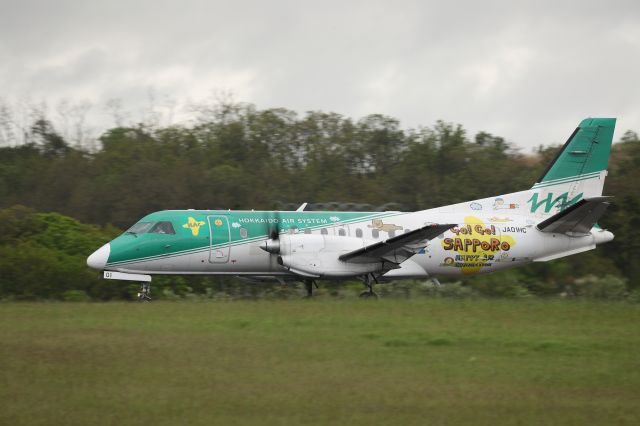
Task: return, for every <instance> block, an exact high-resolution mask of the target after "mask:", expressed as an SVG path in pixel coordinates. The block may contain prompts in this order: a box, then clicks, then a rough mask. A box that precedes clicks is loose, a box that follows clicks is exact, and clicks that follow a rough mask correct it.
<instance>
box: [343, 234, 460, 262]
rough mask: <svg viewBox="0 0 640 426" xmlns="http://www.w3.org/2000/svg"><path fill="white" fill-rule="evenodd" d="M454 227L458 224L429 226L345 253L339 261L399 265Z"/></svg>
mask: <svg viewBox="0 0 640 426" xmlns="http://www.w3.org/2000/svg"><path fill="white" fill-rule="evenodd" d="M454 226H457V224H449V225H438V224H434V225H427V226H424V227H422V228H420V229H415V230H413V231H410V232H407V233H406V234H401V235H398V236H396V237H392V238H389V239H387V240H385V241H380V242H378V243H374V244H371V245H368V246H366V247H362V248H360V249H357V250H354V251H351V252H349V253H345V254H343V255H342V256H340V257H339V259H340V260H342V261H343V262H351V263H374V262H380V261H383V262H390V263H395V264H396V265H397V264H400V263H402V262H404V261H405V260H407V259H408V258H410V257H411V256H413V255H414V254H416V253H417V252H418V251H419V250H420V249H422V248H424V247H425V246H426V245H427V243H428V242H429V240H431V239H433V238H435V237H437V236H438V235H440V234H442V233H443V232H445V231H447V230H449V229H451V228H453V227H454Z"/></svg>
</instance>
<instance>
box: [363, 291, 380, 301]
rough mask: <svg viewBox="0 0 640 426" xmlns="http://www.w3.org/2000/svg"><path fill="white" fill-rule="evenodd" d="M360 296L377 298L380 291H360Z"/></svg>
mask: <svg viewBox="0 0 640 426" xmlns="http://www.w3.org/2000/svg"><path fill="white" fill-rule="evenodd" d="M360 298H361V299H377V298H378V293H376V292H375V291H369V290H366V291H363V292H362V293H360Z"/></svg>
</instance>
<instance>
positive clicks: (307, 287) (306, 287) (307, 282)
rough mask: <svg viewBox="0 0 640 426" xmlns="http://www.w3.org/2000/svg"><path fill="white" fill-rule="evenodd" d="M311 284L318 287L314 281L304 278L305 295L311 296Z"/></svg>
mask: <svg viewBox="0 0 640 426" xmlns="http://www.w3.org/2000/svg"><path fill="white" fill-rule="evenodd" d="M313 286H315V287H316V288H318V283H316V282H315V281H314V280H305V281H304V288H305V289H306V290H307V295H306V297H313Z"/></svg>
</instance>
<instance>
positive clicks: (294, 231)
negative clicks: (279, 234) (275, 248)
mask: <svg viewBox="0 0 640 426" xmlns="http://www.w3.org/2000/svg"><path fill="white" fill-rule="evenodd" d="M296 233H298V227H297V226H292V227H291V228H289V234H292V235H293V234H296Z"/></svg>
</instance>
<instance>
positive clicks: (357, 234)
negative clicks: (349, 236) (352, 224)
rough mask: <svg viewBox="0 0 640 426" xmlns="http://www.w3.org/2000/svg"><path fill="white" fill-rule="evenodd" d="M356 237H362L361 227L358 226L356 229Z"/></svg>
mask: <svg viewBox="0 0 640 426" xmlns="http://www.w3.org/2000/svg"><path fill="white" fill-rule="evenodd" d="M356 237H357V238H362V229H360V228H358V229H356Z"/></svg>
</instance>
